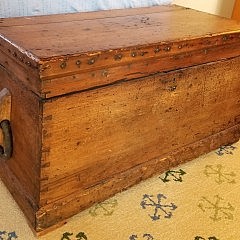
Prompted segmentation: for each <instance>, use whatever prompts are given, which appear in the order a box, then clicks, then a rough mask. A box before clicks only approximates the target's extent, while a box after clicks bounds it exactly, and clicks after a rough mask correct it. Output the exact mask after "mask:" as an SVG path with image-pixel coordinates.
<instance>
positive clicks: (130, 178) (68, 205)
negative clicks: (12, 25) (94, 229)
mask: <svg viewBox="0 0 240 240" xmlns="http://www.w3.org/2000/svg"><path fill="white" fill-rule="evenodd" d="M239 138H240V125H239V124H238V125H236V126H233V127H231V128H228V129H225V130H224V131H222V132H219V133H217V134H213V135H210V136H208V137H207V138H204V139H202V140H200V141H197V142H194V143H192V144H189V145H187V146H184V147H181V148H180V149H176V150H175V151H172V152H169V153H167V154H166V155H163V156H160V157H159V158H157V159H152V160H150V161H147V162H144V163H143V164H141V165H136V166H134V167H133V168H131V169H129V170H127V171H125V172H122V173H119V174H116V175H114V177H112V178H109V179H106V181H103V182H100V183H99V184H97V185H95V186H92V187H90V188H88V189H85V190H83V191H82V190H81V189H79V191H78V192H76V193H74V194H71V195H69V196H67V197H66V198H64V201H63V199H60V200H58V201H56V202H54V203H50V204H48V205H45V206H43V207H41V208H40V209H39V211H38V212H37V215H36V216H37V217H36V223H37V226H36V231H37V234H38V235H42V234H44V233H47V232H48V229H49V227H50V228H51V229H54V228H56V227H58V226H61V225H62V224H64V221H66V218H68V217H71V216H73V215H75V213H76V212H80V211H83V210H84V209H86V208H87V207H90V206H91V205H93V204H94V203H96V202H101V201H104V200H105V199H107V198H109V197H111V196H113V195H114V194H116V193H118V192H120V191H123V190H125V189H127V188H129V187H131V186H132V185H134V184H136V183H139V182H140V181H142V180H144V179H147V178H149V177H151V176H153V175H155V174H160V173H162V172H164V171H166V170H168V169H170V168H173V167H176V166H177V165H179V164H182V163H184V162H186V161H189V160H192V159H194V158H196V157H198V156H200V155H202V154H205V153H208V152H210V151H212V150H214V149H217V148H218V147H219V146H222V145H227V144H231V143H234V142H236V141H238V140H239ZM126 179H127V181H126ZM54 226H55V227H54Z"/></svg>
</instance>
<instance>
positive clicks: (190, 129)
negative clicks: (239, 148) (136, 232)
mask: <svg viewBox="0 0 240 240" xmlns="http://www.w3.org/2000/svg"><path fill="white" fill-rule="evenodd" d="M0 34H1V35H0V121H1V133H0V144H1V146H2V147H1V148H0V170H1V171H0V175H1V178H2V180H3V181H4V182H5V184H6V186H7V187H8V188H9V190H10V191H11V193H12V194H13V196H14V198H15V199H16V201H17V202H18V204H19V206H20V207H21V208H22V210H23V212H24V213H25V215H26V216H27V218H28V220H29V222H30V225H31V226H32V227H33V229H35V230H36V232H38V233H42V232H43V231H45V230H46V229H50V228H51V227H52V226H56V225H59V224H60V223H62V222H63V221H64V220H65V219H66V218H68V217H70V216H72V215H74V214H76V213H77V212H79V211H81V210H83V209H85V208H87V207H89V206H91V205H92V204H94V203H96V202H99V201H103V200H104V199H106V198H108V197H110V196H112V195H113V194H115V193H117V192H120V191H122V190H123V189H126V188H128V187H129V186H132V185H133V184H135V183H137V182H139V181H140V180H142V179H146V178H148V177H150V176H152V175H153V174H156V173H160V172H163V171H165V170H167V169H169V168H170V167H173V166H176V165H177V164H180V163H182V162H184V161H187V160H191V159H193V158H195V157H197V156H199V155H201V154H203V153H206V152H209V151H210V150H213V149H215V148H217V147H219V146H220V145H224V144H229V143H232V142H235V141H237V140H238V139H239V137H240V125H239V124H240V97H239V94H240V70H239V69H240V24H238V23H237V22H235V21H232V20H228V19H224V18H220V17H216V16H212V15H209V14H205V13H201V12H198V11H194V10H190V9H185V8H181V7H178V6H160V7H152V8H142V9H129V10H113V11H102V12H94V13H79V14H65V15H52V16H42V17H25V18H9V19H1V20H0Z"/></svg>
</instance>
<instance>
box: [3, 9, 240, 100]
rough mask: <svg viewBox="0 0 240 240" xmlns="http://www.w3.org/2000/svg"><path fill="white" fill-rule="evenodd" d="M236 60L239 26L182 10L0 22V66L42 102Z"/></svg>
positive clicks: (83, 14) (47, 17)
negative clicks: (120, 82) (172, 72)
mask: <svg viewBox="0 0 240 240" xmlns="http://www.w3.org/2000/svg"><path fill="white" fill-rule="evenodd" d="M239 55H240V24H239V23H238V22H236V21H233V20H229V19H225V18H221V17H217V16H213V15H210V14H206V13H202V12H199V11H195V10H191V9H186V8H183V7H179V6H175V5H171V6H157V7H150V8H139V9H124V10H111V11H100V12H92V13H76V14H61V15H50V16H40V17H21V18H6V19H1V20H0V64H1V65H2V66H3V67H4V68H5V69H7V71H9V72H12V73H13V74H14V73H15V75H16V76H17V78H18V80H19V81H21V82H22V83H23V84H25V86H26V87H27V88H29V89H30V90H32V91H34V92H35V93H36V94H37V95H39V96H40V97H42V98H51V97H55V96H60V95H64V94H68V93H72V92H77V91H83V90H87V89H92V88H95V87H99V86H105V85H108V84H112V83H115V82H119V81H127V80H130V79H135V78H139V77H143V76H147V75H149V74H154V73H158V72H163V71H171V70H174V69H179V68H183V67H188V66H193V65H197V64H201V63H207V62H212V61H217V60H221V59H226V58H231V57H236V56H239Z"/></svg>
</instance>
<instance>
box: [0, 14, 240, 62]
mask: <svg viewBox="0 0 240 240" xmlns="http://www.w3.org/2000/svg"><path fill="white" fill-rule="evenodd" d="M123 11H124V10H123ZM80 14H81V13H80ZM90 14H92V15H93V18H94V13H90ZM183 16H184V17H183ZM49 18H51V16H50V17H49ZM196 23H197V27H196ZM239 28H240V25H239V24H238V23H236V22H235V21H231V20H228V19H224V18H220V17H216V16H213V15H209V14H206V13H202V12H198V11H194V10H191V9H184V10H183V11H179V10H176V11H166V12H165V11H163V12H160V13H159V12H151V11H150V13H146V12H145V13H144V14H132V15H128V16H124V17H122V16H120V17H118V16H117V17H115V16H111V17H109V18H108V17H105V18H98V19H95V18H94V19H87V20H79V21H78V20H76V21H64V20H63V21H62V22H57V23H55V22H50V23H45V24H37V23H36V24H34V25H22V26H11V27H6V26H5V27H1V28H0V31H1V34H2V35H3V36H5V37H6V38H8V39H9V40H10V41H12V42H14V43H15V44H16V45H17V46H21V48H23V49H27V50H28V51H29V52H31V53H32V54H33V55H35V56H37V57H38V58H40V59H43V60H44V59H48V58H50V59H51V58H52V57H54V56H56V57H58V56H66V57H68V56H71V55H76V54H82V53H87V52H93V53H96V52H98V51H104V50H106V51H109V50H110V49H124V48H129V47H131V46H132V47H137V46H143V45H146V44H149V43H150V44H153V43H161V42H173V41H176V40H179V39H185V38H186V37H187V38H200V37H204V36H212V35H217V34H223V33H232V32H235V31H236V30H239ZM73 33H74V34H73ZM30 36H31V37H30ZM126 36H128V37H126Z"/></svg>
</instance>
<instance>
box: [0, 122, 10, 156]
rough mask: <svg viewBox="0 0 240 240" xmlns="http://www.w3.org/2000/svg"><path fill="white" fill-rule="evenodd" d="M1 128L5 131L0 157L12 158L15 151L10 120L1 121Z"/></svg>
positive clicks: (0, 147)
mask: <svg viewBox="0 0 240 240" xmlns="http://www.w3.org/2000/svg"><path fill="white" fill-rule="evenodd" d="M0 128H1V130H2V133H3V146H1V145H0V159H3V160H8V159H10V158H11V156H12V151H13V141H12V130H11V124H10V121H9V120H3V121H1V123H0Z"/></svg>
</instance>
